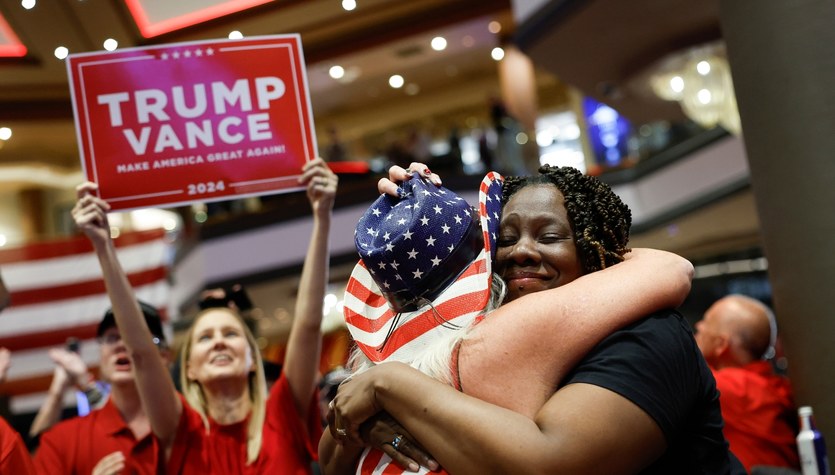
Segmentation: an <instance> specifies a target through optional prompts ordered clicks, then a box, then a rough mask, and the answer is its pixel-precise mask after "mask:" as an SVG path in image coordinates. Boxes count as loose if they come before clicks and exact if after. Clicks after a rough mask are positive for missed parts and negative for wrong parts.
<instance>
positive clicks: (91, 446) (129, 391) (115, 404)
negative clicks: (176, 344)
mask: <svg viewBox="0 0 835 475" xmlns="http://www.w3.org/2000/svg"><path fill="white" fill-rule="evenodd" d="M140 307H141V308H142V313H143V314H144V316H145V321H146V322H147V324H148V328H150V330H151V333H152V334H153V338H154V343H155V344H156V345H157V347H159V349H160V353H159V354H160V358H162V359H163V360H165V362H166V364H167V363H168V362H169V360H170V352H169V350H168V347H167V345H166V341H165V334H164V333H163V331H162V323H161V321H160V317H159V313H158V312H157V310H156V309H155V308H154V307H152V306H150V305H148V304H145V303H143V302H140ZM97 335H98V341H99V355H100V362H99V373H100V377H101V379H102V380H103V381H104V382H106V383H108V384H109V385H110V395H109V399H108V400H107V402H106V403H105V404H104V405H103V406H102V407H101V408H99V409H96V410H94V411H92V412H90V414H88V415H87V416H85V417H75V418H72V419H69V420H66V421H63V422H61V423H58V424H57V425H55V426H54V427H53V428H52V429H50V430H49V431H47V432H45V433H43V435H41V440H40V448H39V449H38V451H37V453H36V454H35V466H36V468H37V470H38V473H50V474H70V473H96V474H109V473H160V472H161V471H162V467H163V466H164V460H165V457H164V454H160V453H159V452H160V450H159V445H158V443H157V441H156V439H155V438H154V436H153V434H152V433H151V426H150V422H149V420H148V417H147V415H146V414H145V412H144V411H143V410H142V404H141V402H140V400H139V393H138V392H137V389H136V382H135V380H134V374H133V364H134V363H135V362H134V361H132V360H131V359H130V357H129V355H128V352H127V348H126V347H125V345H124V344H123V343H122V338H121V335H120V333H119V329H118V328H117V327H116V321H115V319H114V317H113V312H112V310H108V311H107V312H106V313H105V314H104V318H103V319H102V321H101V322H100V323H99V326H98V331H97ZM94 384H95V382H94V381H92V378H89V379H88V381H86V382H80V384H79V385H80V386H81V387H83V388H84V389H90V388H91V387H92V385H94ZM88 397H89V394H88Z"/></svg>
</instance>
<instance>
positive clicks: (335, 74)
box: [328, 64, 345, 79]
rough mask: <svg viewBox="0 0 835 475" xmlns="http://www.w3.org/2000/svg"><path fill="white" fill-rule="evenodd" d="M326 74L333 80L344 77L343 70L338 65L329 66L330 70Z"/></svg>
mask: <svg viewBox="0 0 835 475" xmlns="http://www.w3.org/2000/svg"><path fill="white" fill-rule="evenodd" d="M328 74H329V75H330V77H332V78H334V79H342V77H343V76H345V68H343V67H342V66H340V65H338V64H337V65H334V66H331V68H330V69H328Z"/></svg>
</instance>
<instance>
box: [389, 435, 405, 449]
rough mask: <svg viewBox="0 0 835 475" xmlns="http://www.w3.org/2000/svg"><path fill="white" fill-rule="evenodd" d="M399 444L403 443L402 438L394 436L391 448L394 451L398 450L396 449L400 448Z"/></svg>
mask: <svg viewBox="0 0 835 475" xmlns="http://www.w3.org/2000/svg"><path fill="white" fill-rule="evenodd" d="M401 442H403V436H402V435H400V434H396V435H395V436H394V439H392V440H391V446H392V447H394V450H398V449H397V448H398V447H400V443H401Z"/></svg>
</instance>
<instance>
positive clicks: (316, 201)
mask: <svg viewBox="0 0 835 475" xmlns="http://www.w3.org/2000/svg"><path fill="white" fill-rule="evenodd" d="M300 181H301V182H302V183H305V184H307V198H308V200H309V201H310V206H311V208H312V211H313V232H312V234H311V236H310V245H309V246H308V248H307V255H306V256H305V260H304V264H303V266H302V275H301V280H300V282H299V294H298V297H297V298H296V310H295V317H294V320H293V326H292V328H291V329H290V337H289V340H288V342H287V353H286V356H285V359H284V367H283V371H284V372H285V373H284V374H285V375H286V377H287V381H288V383H289V384H290V388H291V389H292V391H293V398H294V400H295V403H296V410H297V411H298V413H299V414H300V416H301V417H302V418H304V417H306V416H305V414H306V413H307V410H308V407H309V406H310V401H311V397H313V392H314V390H315V388H316V380H317V376H318V370H319V359H320V355H321V352H322V329H321V328H322V307H323V300H324V298H325V288H326V286H327V283H328V265H329V255H330V251H329V247H328V234H329V232H330V225H331V214H332V211H333V202H334V198H335V196H336V186H337V183H338V181H339V178H338V177H337V176H336V174H334V173H333V172H332V171H330V169H329V168H328V167H327V165H326V164H325V162H324V161H323V160H322V159H321V158H317V159H315V160H312V161H310V162H308V163H307V164H305V166H304V169H303V173H302V176H301V178H300Z"/></svg>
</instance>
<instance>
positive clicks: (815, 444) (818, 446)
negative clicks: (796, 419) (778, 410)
mask: <svg viewBox="0 0 835 475" xmlns="http://www.w3.org/2000/svg"><path fill="white" fill-rule="evenodd" d="M797 413H798V415H799V416H800V433H798V434H797V451H798V453H799V454H800V467H801V469H802V470H803V475H830V474H829V459H828V458H827V457H826V444H825V443H824V440H823V435H821V433H820V432H818V430H817V429H816V428H815V421H814V419H813V418H812V408H811V407H809V406H803V407H801V408H799V409H798V410H797Z"/></svg>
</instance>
